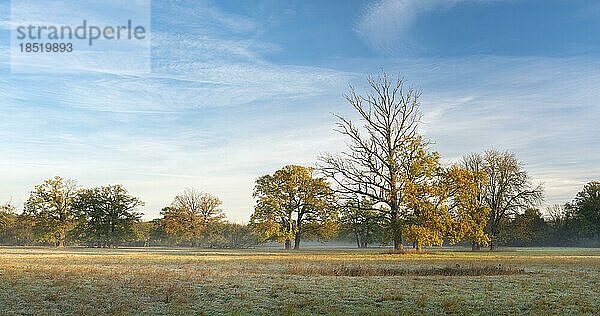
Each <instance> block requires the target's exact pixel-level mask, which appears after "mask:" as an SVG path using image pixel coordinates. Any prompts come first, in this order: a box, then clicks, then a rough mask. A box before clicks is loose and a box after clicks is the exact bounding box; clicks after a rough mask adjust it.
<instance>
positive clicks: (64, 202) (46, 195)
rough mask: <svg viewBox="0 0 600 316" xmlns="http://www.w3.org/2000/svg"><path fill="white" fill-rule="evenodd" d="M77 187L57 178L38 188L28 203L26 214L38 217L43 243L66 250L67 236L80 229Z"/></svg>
mask: <svg viewBox="0 0 600 316" xmlns="http://www.w3.org/2000/svg"><path fill="white" fill-rule="evenodd" d="M76 194H77V185H76V183H75V181H73V180H65V179H63V178H61V177H58V176H57V177H54V178H52V179H48V180H46V181H44V183H42V184H40V185H37V186H35V188H34V190H33V191H31V194H30V196H29V199H28V200H27V202H26V203H25V214H26V215H29V216H31V217H33V218H34V220H35V229H36V233H37V234H38V235H39V236H40V238H41V239H42V240H45V241H48V242H52V243H54V244H55V245H56V246H57V247H64V246H65V241H66V239H67V234H68V233H69V232H70V231H72V230H73V228H74V227H75V226H76V223H77V219H78V218H79V213H78V212H77V210H75V209H74V208H73V199H74V198H75V196H76Z"/></svg>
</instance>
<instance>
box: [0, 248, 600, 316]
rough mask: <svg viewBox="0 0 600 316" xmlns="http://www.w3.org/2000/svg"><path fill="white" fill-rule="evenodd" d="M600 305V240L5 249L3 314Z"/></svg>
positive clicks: (559, 310)
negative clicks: (475, 247) (402, 249)
mask: <svg viewBox="0 0 600 316" xmlns="http://www.w3.org/2000/svg"><path fill="white" fill-rule="evenodd" d="M315 313H317V314H337V315H348V314H358V315H360V314H384V315H385V314H390V315H391V314H394V315H395V314H448V313H453V314H492V313H494V314H497V313H503V314H522V313H525V314H527V313H529V314H600V250H598V249H564V248H560V249H559V248H547V249H544V248H536V249H511V250H504V251H499V252H494V253H490V252H476V253H472V252H468V251H439V250H438V251H431V252H430V253H426V254H403V255H399V254H385V253H384V252H383V251H382V250H370V251H355V250H327V251H325V250H306V251H301V252H284V251H280V250H244V251H233V250H232V251H202V250H190V249H110V250H108V249H85V248H66V249H49V248H0V315H21V314H26V315H58V314H60V315H64V314H67V315H68V314H74V315H98V314H113V315H129V314H196V315H203V314H207V315H211V314H238V315H245V314H261V315H265V314H267V315H268V314H283V315H286V314H293V315H296V314H315Z"/></svg>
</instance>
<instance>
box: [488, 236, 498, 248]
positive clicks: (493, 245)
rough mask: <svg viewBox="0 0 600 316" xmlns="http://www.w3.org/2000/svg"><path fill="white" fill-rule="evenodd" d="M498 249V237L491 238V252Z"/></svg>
mask: <svg viewBox="0 0 600 316" xmlns="http://www.w3.org/2000/svg"><path fill="white" fill-rule="evenodd" d="M497 249H498V244H497V243H496V237H495V236H491V238H490V251H494V250H497Z"/></svg>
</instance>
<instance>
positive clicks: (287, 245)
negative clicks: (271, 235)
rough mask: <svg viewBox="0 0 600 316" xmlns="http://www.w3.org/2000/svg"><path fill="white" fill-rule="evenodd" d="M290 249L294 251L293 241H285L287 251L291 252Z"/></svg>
mask: <svg viewBox="0 0 600 316" xmlns="http://www.w3.org/2000/svg"><path fill="white" fill-rule="evenodd" d="M290 249H292V241H291V240H289V239H288V240H286V241H285V250H290Z"/></svg>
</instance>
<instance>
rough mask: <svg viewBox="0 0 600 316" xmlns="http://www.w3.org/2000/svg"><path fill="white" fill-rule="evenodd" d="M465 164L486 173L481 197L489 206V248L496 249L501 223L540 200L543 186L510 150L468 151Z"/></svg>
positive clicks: (470, 168) (464, 165)
mask: <svg viewBox="0 0 600 316" xmlns="http://www.w3.org/2000/svg"><path fill="white" fill-rule="evenodd" d="M463 167H465V168H466V169H468V170H472V171H477V172H479V171H483V172H484V173H485V174H486V175H487V177H486V178H485V182H482V183H480V187H481V194H480V200H481V202H482V204H483V205H485V206H487V207H488V208H489V210H490V212H489V219H488V222H487V228H486V230H487V233H488V235H489V236H490V239H491V240H490V249H491V250H495V249H496V248H497V246H498V244H497V238H498V235H499V233H500V230H501V228H502V223H503V222H504V221H505V220H507V219H508V218H509V217H511V216H514V215H516V214H518V213H520V212H523V211H524V210H526V209H527V208H530V207H533V206H535V205H536V204H538V203H539V202H541V201H542V199H543V188H542V186H541V185H533V184H532V183H531V179H530V177H529V175H528V174H527V171H526V170H525V169H524V168H523V165H522V164H521V163H520V162H519V161H518V160H517V158H516V157H515V155H514V154H512V153H510V152H508V151H505V152H500V151H497V150H488V151H486V152H485V153H484V154H483V155H481V154H471V155H467V156H465V157H463Z"/></svg>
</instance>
